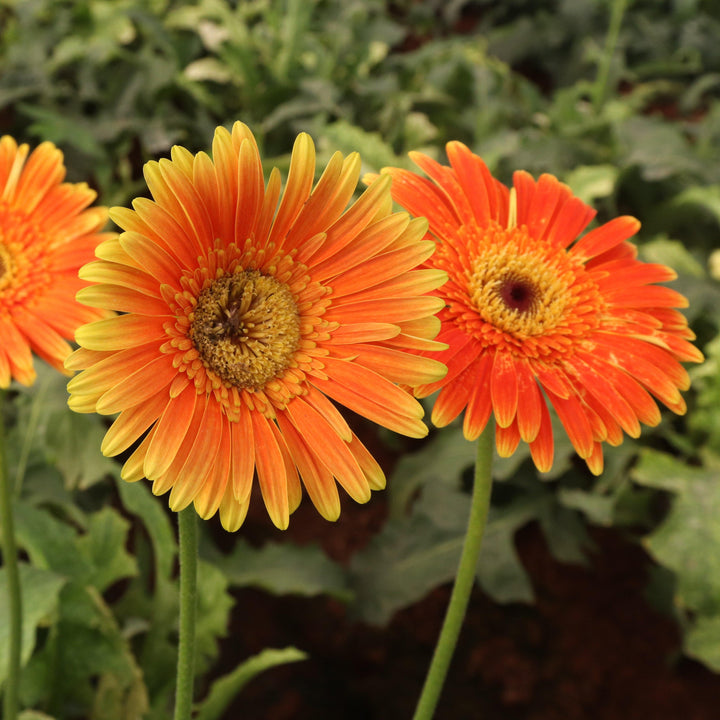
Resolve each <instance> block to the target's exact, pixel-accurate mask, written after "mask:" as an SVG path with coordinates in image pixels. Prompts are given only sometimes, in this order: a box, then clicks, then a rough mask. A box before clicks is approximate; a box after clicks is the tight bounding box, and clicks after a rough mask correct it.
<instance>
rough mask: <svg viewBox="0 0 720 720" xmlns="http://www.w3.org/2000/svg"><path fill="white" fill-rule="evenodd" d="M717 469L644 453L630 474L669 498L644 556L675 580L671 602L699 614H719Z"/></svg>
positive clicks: (719, 496) (719, 499) (719, 484)
mask: <svg viewBox="0 0 720 720" xmlns="http://www.w3.org/2000/svg"><path fill="white" fill-rule="evenodd" d="M718 473H719V471H718V468H717V467H715V468H712V469H708V468H695V467H687V466H684V465H683V464H682V463H681V462H679V461H678V460H676V459H674V458H671V457H670V456H668V455H665V454H663V453H659V452H656V451H649V450H648V451H646V452H644V453H643V454H642V455H641V461H640V463H639V465H638V466H637V468H635V470H634V471H633V478H634V479H635V480H636V481H637V482H640V483H643V484H646V485H650V486H653V487H657V488H662V489H665V490H670V491H672V492H674V493H675V498H674V500H673V502H672V506H671V508H670V511H669V513H668V515H667V517H666V518H665V520H664V521H663V522H662V523H661V524H660V526H659V527H658V528H657V529H656V530H655V531H654V532H653V533H651V534H650V535H649V536H647V537H646V538H645V541H644V542H645V545H646V547H647V549H648V551H649V552H650V554H651V555H652V556H653V557H654V558H655V560H657V562H658V563H660V564H661V565H663V566H665V567H667V568H670V569H671V570H673V571H674V572H675V575H676V577H677V589H676V594H675V598H676V602H677V604H678V605H679V606H680V607H686V608H690V609H691V610H693V611H695V612H698V613H700V614H702V615H709V616H711V615H720V524H718V522H717V518H718V517H720V482H718Z"/></svg>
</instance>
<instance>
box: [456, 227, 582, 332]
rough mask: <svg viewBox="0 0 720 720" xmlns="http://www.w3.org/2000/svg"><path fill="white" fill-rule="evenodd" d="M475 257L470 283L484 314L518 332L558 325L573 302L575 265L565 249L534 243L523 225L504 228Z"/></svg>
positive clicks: (501, 326)
mask: <svg viewBox="0 0 720 720" xmlns="http://www.w3.org/2000/svg"><path fill="white" fill-rule="evenodd" d="M499 235H501V236H502V237H501V239H502V241H503V242H502V243H492V244H490V246H489V248H488V249H487V250H486V251H485V252H481V253H480V254H479V255H478V256H476V257H475V258H474V261H473V264H472V272H471V273H470V275H469V277H468V289H469V291H470V297H471V298H472V302H473V305H474V306H475V308H476V309H477V311H478V313H479V315H480V317H481V318H482V319H483V320H485V322H488V323H490V324H492V325H493V326H494V327H495V328H497V329H498V330H501V331H503V332H508V333H511V334H514V335H518V336H525V337H527V336H532V335H541V334H544V333H546V332H548V331H549V330H551V329H553V328H555V327H557V325H558V324H559V323H561V322H562V320H563V317H564V316H565V313H566V311H567V310H568V309H569V306H570V305H571V304H572V300H573V296H572V292H571V291H570V287H571V286H572V284H573V281H574V278H575V273H576V269H575V268H574V267H573V266H572V264H571V262H570V261H569V260H568V258H567V257H566V255H565V253H558V252H554V253H553V252H548V251H549V248H548V247H544V246H543V245H542V244H540V243H537V244H535V245H534V246H533V244H532V243H531V241H530V238H529V236H528V235H527V232H526V231H525V229H524V228H513V229H510V230H506V231H502V232H501V233H499Z"/></svg>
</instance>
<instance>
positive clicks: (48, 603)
mask: <svg viewBox="0 0 720 720" xmlns="http://www.w3.org/2000/svg"><path fill="white" fill-rule="evenodd" d="M65 582H66V581H65V578H63V577H61V576H60V575H58V574H57V573H54V572H50V571H48V570H41V569H39V568H36V567H33V566H32V565H27V564H25V563H21V564H20V584H21V587H22V603H23V624H22V646H21V661H22V663H23V664H24V663H26V662H27V661H28V660H29V659H30V656H31V655H32V651H33V649H34V647H35V631H36V629H37V627H38V626H39V625H41V624H42V623H44V622H46V621H47V620H48V618H49V616H51V615H54V614H55V613H56V611H57V607H58V596H59V594H60V591H61V589H62V587H63V585H64V584H65ZM9 612H10V611H9V608H8V589H7V576H6V570H5V568H4V567H3V568H0V687H2V684H3V683H4V682H5V678H6V677H7V667H8V652H9V642H10V641H9V638H10V616H9Z"/></svg>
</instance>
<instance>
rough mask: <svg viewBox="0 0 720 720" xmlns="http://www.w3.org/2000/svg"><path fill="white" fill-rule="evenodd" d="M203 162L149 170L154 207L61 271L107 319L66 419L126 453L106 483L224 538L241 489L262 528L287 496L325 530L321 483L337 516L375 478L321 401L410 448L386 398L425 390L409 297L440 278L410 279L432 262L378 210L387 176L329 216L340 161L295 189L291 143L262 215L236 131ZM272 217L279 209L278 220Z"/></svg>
mask: <svg viewBox="0 0 720 720" xmlns="http://www.w3.org/2000/svg"><path fill="white" fill-rule="evenodd" d="M212 152H213V159H212V160H211V159H210V157H209V156H208V155H207V154H205V153H199V154H197V155H195V156H193V155H192V154H190V153H189V152H188V151H187V150H185V149H184V148H181V147H175V148H173V149H172V154H171V159H170V160H160V162H150V163H148V164H147V165H146V166H145V178H146V180H147V183H148V187H149V189H150V191H151V193H152V196H153V198H154V200H152V201H151V200H148V199H142V198H141V199H137V200H135V201H134V203H133V208H134V209H133V210H130V209H124V208H114V209H112V210H111V217H112V218H113V220H114V221H115V222H116V223H117V224H118V225H119V226H121V227H122V228H123V229H124V230H125V232H124V233H122V234H121V235H120V236H119V238H116V239H111V240H108V241H106V242H104V243H103V244H102V245H100V246H99V248H98V250H97V256H98V258H99V259H98V260H97V261H95V262H91V263H89V264H88V265H86V266H85V267H84V268H83V269H82V270H81V272H80V275H81V277H82V278H84V279H85V280H86V281H90V282H92V283H95V284H94V285H91V286H90V287H88V288H86V289H84V290H82V291H81V292H80V293H79V295H78V298H79V299H80V300H81V301H82V302H84V303H87V304H89V305H91V306H93V307H99V308H104V309H111V310H116V311H120V312H123V313H125V314H123V315H119V316H117V317H113V318H110V319H105V320H100V321H98V322H94V323H91V324H89V325H86V326H84V327H82V328H80V329H79V330H78V332H77V335H76V338H77V342H78V343H79V345H80V346H81V347H80V349H79V350H77V351H76V352H75V353H74V354H73V355H72V356H71V358H70V359H69V361H68V367H69V368H71V369H73V370H83V372H81V373H80V374H79V375H78V376H77V377H76V378H74V379H73V380H72V381H71V382H70V384H69V386H68V389H69V391H70V393H71V397H70V401H69V404H70V407H71V408H73V409H74V410H77V411H79V412H94V411H97V412H99V413H103V414H114V413H119V416H118V417H117V419H116V420H115V422H114V423H113V425H112V426H111V428H110V429H109V431H108V433H107V435H106V436H105V439H104V442H103V444H102V451H103V453H105V454H106V455H116V454H118V453H120V452H123V451H124V450H126V449H128V448H129V447H130V446H131V445H132V444H133V443H134V442H135V441H136V440H137V439H139V438H140V437H141V436H143V435H144V438H143V439H142V442H141V443H140V444H139V446H138V447H137V448H136V449H135V450H134V452H133V453H132V455H131V456H130V457H129V459H128V460H127V461H126V462H125V465H124V467H123V470H122V477H123V478H124V479H125V480H129V481H133V480H139V479H141V478H143V477H146V478H148V479H149V480H151V481H152V483H153V485H152V490H153V492H154V493H155V494H161V493H165V492H166V491H168V490H169V491H170V498H169V503H170V507H171V508H172V509H173V510H181V509H182V508H184V507H186V506H187V505H189V504H190V503H191V502H192V503H194V504H195V508H196V510H197V512H198V513H199V514H200V515H201V516H202V517H203V518H208V517H210V516H212V515H213V514H214V513H215V512H217V511H218V510H219V512H220V519H221V522H222V524H223V526H224V527H225V528H226V529H228V530H236V529H237V528H238V527H240V525H241V523H242V522H243V520H244V518H245V514H246V512H247V508H248V503H249V498H250V490H251V485H252V481H253V478H254V476H255V475H256V476H257V480H258V483H259V486H260V490H261V492H262V496H263V499H264V501H265V505H266V507H267V510H268V513H269V515H270V517H271V519H272V521H273V522H274V523H275V525H277V526H278V527H279V528H285V527H287V525H288V521H289V515H290V513H292V512H293V510H295V508H296V507H297V506H298V504H299V502H300V499H301V483H302V485H304V487H305V489H306V490H307V493H308V495H309V496H310V498H311V500H312V502H313V503H314V504H315V506H316V507H317V509H318V510H319V512H320V513H321V514H322V515H323V516H324V517H326V518H328V519H330V520H334V519H336V518H337V517H338V515H339V513H340V499H339V495H338V490H337V486H336V482H335V481H337V483H339V484H340V485H341V486H342V487H343V488H344V490H345V491H346V492H347V493H348V495H350V496H351V497H352V498H353V499H354V500H356V501H358V502H365V501H367V500H368V499H369V497H370V491H371V490H376V489H380V488H382V487H384V483H385V478H384V475H383V473H382V470H381V469H380V467H379V466H378V464H377V463H376V461H375V460H374V459H373V458H372V456H371V455H370V453H369V452H368V451H367V450H366V448H365V447H364V446H363V444H362V443H361V442H360V441H359V440H358V438H357V436H356V435H355V434H354V433H353V431H352V430H351V429H350V427H349V426H348V424H347V422H346V421H345V420H344V419H343V416H342V415H341V414H340V412H339V411H338V409H337V408H336V407H335V405H334V404H333V403H332V402H331V400H330V399H332V400H335V401H337V402H339V403H341V404H342V405H344V406H346V407H347V408H350V409H351V410H353V411H354V412H356V413H359V414H360V415H363V416H365V417H366V418H369V419H370V420H372V421H374V422H377V423H379V424H380V425H383V426H385V427H387V428H390V429H391V430H394V431H396V432H399V433H403V434H405V435H408V436H411V437H422V436H424V435H425V434H426V433H427V428H426V426H425V425H424V423H423V422H422V420H421V418H422V415H423V410H422V407H421V406H420V404H419V403H418V402H417V400H415V399H414V398H413V397H412V395H411V394H410V393H408V392H407V391H406V390H405V389H401V388H400V387H399V386H398V383H408V384H413V385H417V384H425V383H428V382H434V381H436V380H438V379H439V378H440V377H441V376H442V375H443V374H444V373H445V366H444V365H442V364H441V363H439V362H438V361H436V360H434V359H428V358H425V357H422V356H419V355H417V354H416V353H415V352H414V351H417V350H427V351H429V350H433V349H435V348H437V347H444V346H440V345H438V344H437V343H435V342H434V340H433V338H434V337H435V335H436V334H437V332H438V330H439V328H440V322H439V320H438V319H437V317H436V316H435V313H436V312H437V311H438V310H439V309H440V308H441V307H442V305H443V302H442V300H441V299H439V298H437V297H432V296H429V295H427V294H425V293H427V292H429V291H431V290H433V289H435V288H437V287H438V286H439V285H441V284H442V283H443V282H444V280H445V274H444V273H443V272H442V271H439V270H432V269H422V270H416V269H415V268H416V267H417V266H418V265H420V264H422V263H423V262H424V261H425V260H427V258H428V257H429V256H430V254H431V253H432V252H433V251H434V249H435V248H434V243H432V242H430V241H428V240H426V239H424V236H425V233H426V229H427V223H426V221H425V220H411V219H410V218H409V217H408V215H407V213H393V212H392V199H391V197H390V192H389V185H390V179H389V178H381V179H379V181H378V182H376V183H373V185H372V186H371V187H370V188H369V189H367V190H366V191H365V192H364V194H363V195H362V196H361V197H360V198H359V199H358V200H357V201H356V202H355V203H354V204H353V205H352V206H351V207H350V208H349V209H347V210H346V207H347V205H348V203H349V202H350V200H351V197H352V195H353V192H354V191H355V188H356V185H357V182H358V178H359V173H360V158H359V156H358V155H357V153H353V154H351V155H349V156H348V157H347V158H343V157H342V155H341V154H340V153H336V154H335V155H333V157H332V158H331V160H330V162H329V163H328V166H327V168H326V169H325V171H324V173H323V174H322V177H321V178H320V180H319V181H318V182H317V184H316V185H315V187H314V189H313V179H314V173H315V151H314V147H313V144H312V141H311V139H310V137H309V136H308V135H306V134H301V135H299V136H298V138H297V141H296V142H295V146H294V149H293V152H292V157H291V162H290V169H289V174H288V178H287V183H286V186H285V191H284V194H283V195H282V198H281V180H280V173H279V171H278V170H277V169H273V170H272V172H271V173H270V176H269V178H268V182H267V185H266V184H265V183H264V179H263V172H262V165H261V161H260V155H259V153H258V148H257V145H256V142H255V139H254V137H253V135H252V133H251V132H250V130H249V129H248V128H247V127H246V126H245V125H243V124H241V123H236V124H235V125H234V126H233V128H232V133H230V132H228V131H227V130H225V129H223V128H219V129H218V130H217V131H216V133H215V137H214V141H213V147H212ZM278 201H279V204H278Z"/></svg>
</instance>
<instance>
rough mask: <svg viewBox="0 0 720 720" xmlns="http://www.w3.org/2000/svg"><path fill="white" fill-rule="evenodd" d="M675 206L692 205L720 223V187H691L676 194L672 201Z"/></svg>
mask: <svg viewBox="0 0 720 720" xmlns="http://www.w3.org/2000/svg"><path fill="white" fill-rule="evenodd" d="M672 204H673V205H675V206H683V205H692V206H695V207H699V208H702V209H703V210H705V211H707V212H708V213H710V214H711V215H712V216H713V217H714V218H715V220H717V222H718V223H720V185H706V186H704V187H703V186H700V185H693V186H691V187H689V188H687V190H683V192H681V193H678V194H677V195H676V196H675V197H674V198H673V201H672Z"/></svg>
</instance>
